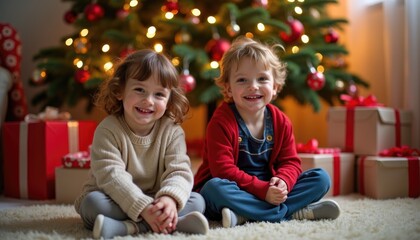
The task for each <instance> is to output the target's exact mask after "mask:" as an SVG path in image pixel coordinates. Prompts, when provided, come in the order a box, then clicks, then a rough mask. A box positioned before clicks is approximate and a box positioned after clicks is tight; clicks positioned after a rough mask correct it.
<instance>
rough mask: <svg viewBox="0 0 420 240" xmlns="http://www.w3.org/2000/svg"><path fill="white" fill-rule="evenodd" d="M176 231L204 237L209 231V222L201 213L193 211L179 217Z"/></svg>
mask: <svg viewBox="0 0 420 240" xmlns="http://www.w3.org/2000/svg"><path fill="white" fill-rule="evenodd" d="M176 229H177V231H179V232H184V233H191V234H203V235H205V234H207V232H208V231H209V222H208V221H207V218H206V217H205V216H204V215H203V214H202V213H200V212H197V211H194V212H190V213H187V214H186V215H184V216H181V217H179V218H178V224H177V225H176Z"/></svg>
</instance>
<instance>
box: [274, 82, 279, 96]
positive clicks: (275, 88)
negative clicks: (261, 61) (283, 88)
mask: <svg viewBox="0 0 420 240" xmlns="http://www.w3.org/2000/svg"><path fill="white" fill-rule="evenodd" d="M279 90H280V86H279V85H278V84H274V86H273V96H276V95H277V93H278V92H279Z"/></svg>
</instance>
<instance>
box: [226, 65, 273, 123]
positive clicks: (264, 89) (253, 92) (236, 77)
mask: <svg viewBox="0 0 420 240" xmlns="http://www.w3.org/2000/svg"><path fill="white" fill-rule="evenodd" d="M226 87H227V89H228V94H229V96H230V97H232V98H233V101H234V102H235V105H236V108H237V109H238V111H239V113H240V114H241V115H242V116H244V115H250V114H251V115H255V114H257V113H261V110H264V109H265V106H266V105H267V104H269V103H270V102H271V100H272V99H273V97H274V96H275V95H276V93H277V88H278V86H277V85H276V84H274V79H273V74H272V71H271V69H266V67H265V66H264V64H263V63H261V62H256V61H253V60H252V59H251V58H248V57H246V58H243V59H241V60H240V61H239V62H238V63H236V64H234V65H233V66H232V68H231V72H230V75H229V82H228V83H227V84H226ZM262 113H263V111H262Z"/></svg>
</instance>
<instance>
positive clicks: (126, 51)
mask: <svg viewBox="0 0 420 240" xmlns="http://www.w3.org/2000/svg"><path fill="white" fill-rule="evenodd" d="M135 51H136V50H135V49H134V48H132V47H128V48H126V49H123V50H122V51H121V52H120V57H121V58H125V57H127V56H128V55H130V54H131V53H133V52H135Z"/></svg>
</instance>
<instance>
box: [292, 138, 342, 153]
mask: <svg viewBox="0 0 420 240" xmlns="http://www.w3.org/2000/svg"><path fill="white" fill-rule="evenodd" d="M296 150H297V152H298V153H317V154H328V153H340V149H339V148H318V140H316V139H315V138H312V139H310V140H309V141H308V142H307V143H306V144H303V143H298V144H297V145H296Z"/></svg>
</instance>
